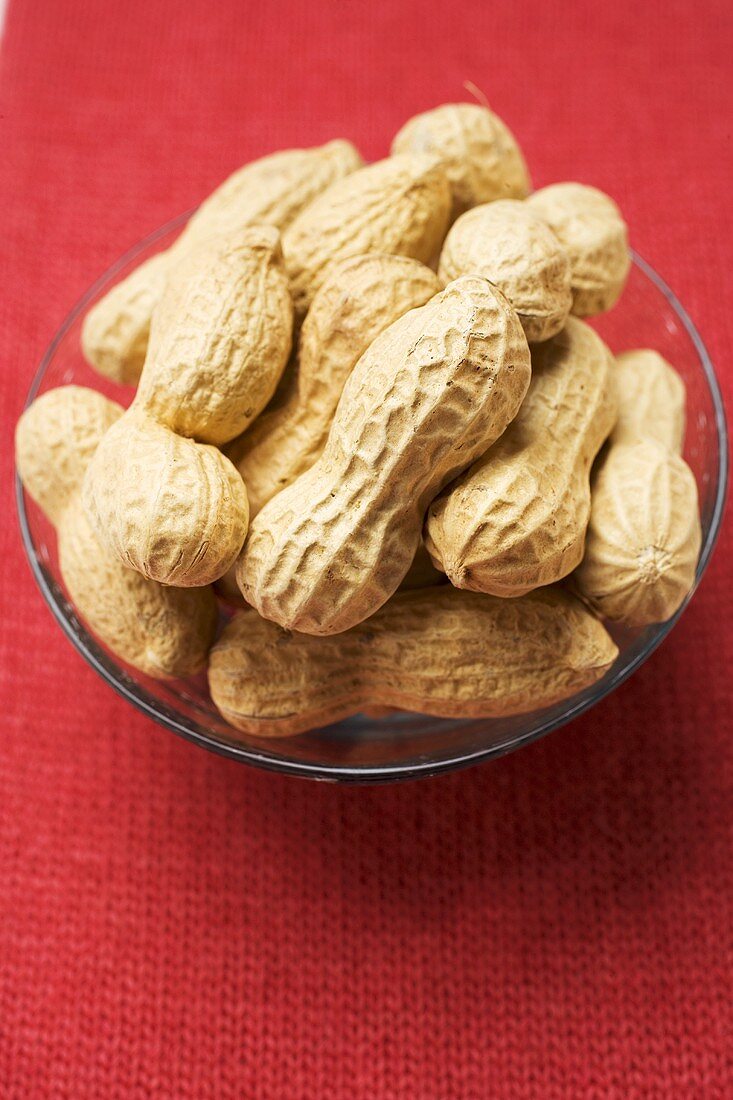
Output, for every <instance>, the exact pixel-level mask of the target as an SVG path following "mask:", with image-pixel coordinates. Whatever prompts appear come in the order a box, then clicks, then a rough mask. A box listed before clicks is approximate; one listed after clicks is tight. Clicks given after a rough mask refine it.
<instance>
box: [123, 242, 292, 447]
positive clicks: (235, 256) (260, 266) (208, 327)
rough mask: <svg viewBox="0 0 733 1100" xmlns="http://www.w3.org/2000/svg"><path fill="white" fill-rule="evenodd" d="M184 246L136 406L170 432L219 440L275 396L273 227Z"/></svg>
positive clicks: (281, 296)
mask: <svg viewBox="0 0 733 1100" xmlns="http://www.w3.org/2000/svg"><path fill="white" fill-rule="evenodd" d="M216 244H217V246H218V247H214V244H213V242H207V243H206V244H204V245H203V246H202V247H201V248H199V249H197V250H193V251H192V252H191V253H189V256H188V257H187V259H186V260H185V261H181V262H180V263H179V264H178V265H177V267H176V270H175V271H174V272H171V273H170V275H169V277H168V282H167V286H166V290H165V293H164V295H163V297H162V299H161V302H160V305H159V306H158V308H157V310H156V313H155V317H154V321H153V326H152V329H151V333H150V343H149V345H148V357H147V360H146V362H145V368H144V370H143V373H142V376H141V378H140V385H139V387H138V392H137V395H136V397H135V405H136V407H138V408H141V409H143V410H144V411H145V412H147V413H148V414H149V415H150V416H152V417H153V418H154V419H155V420H157V421H158V422H159V423H160V424H164V425H165V426H166V427H168V428H170V429H171V431H174V432H177V433H178V434H179V435H186V436H190V437H192V438H195V439H198V440H199V441H200V442H202V443H214V444H216V445H221V444H223V443H228V442H229V440H231V439H234V438H235V437H236V436H237V435H239V434H240V433H241V432H243V431H244V430H245V428H246V427H247V426H248V425H249V424H250V423H251V422H252V421H253V420H254V419H255V417H256V416H258V415H259V413H260V412H261V411H262V410H263V409H264V407H265V405H266V404H267V402H268V401H269V400H270V398H271V397H272V395H273V393H274V392H275V387H276V386H277V383H278V381H279V379H280V376H281V375H282V373H283V370H284V369H285V364H286V363H287V361H288V356H289V355H290V347H291V340H292V316H293V311H292V305H291V301H290V292H289V290H288V284H287V279H286V277H285V273H284V271H283V268H282V255H281V252H280V242H279V237H278V233H277V230H275V229H272V228H269V227H263V226H249V227H247V228H245V229H243V230H242V231H241V232H240V233H239V234H237V235H236V237H229V236H225V237H223V238H217V239H216Z"/></svg>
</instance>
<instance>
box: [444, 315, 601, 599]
mask: <svg viewBox="0 0 733 1100" xmlns="http://www.w3.org/2000/svg"><path fill="white" fill-rule="evenodd" d="M613 369H614V366H613V358H612V356H611V353H610V351H609V350H608V348H607V347H606V345H605V344H604V343H603V341H602V340H601V339H600V337H599V336H597V335H596V333H595V332H594V331H593V330H592V329H591V328H589V326H588V325H586V324H584V322H583V321H578V320H576V319H575V318H573V317H571V318H569V319H568V322H567V325H566V327H565V329H564V330H563V332H561V333H560V334H559V336H555V337H554V338H553V339H552V340H549V341H547V342H546V343H543V344H538V345H536V346H535V347H534V348H533V349H532V381H531V383H530V387H529V391H528V393H527V396H526V398H525V399H524V402H523V404H522V407H521V408H520V410H519V412H518V414H517V416H516V418H515V419H514V421H513V422H512V423H511V424H510V425H509V427H508V428H507V430H506V431H505V432H504V434H503V435H502V436H501V438H500V439H498V440H497V442H496V443H494V445H493V446H492V447H490V448H489V449H488V450H487V451H486V453H485V454H484V455H482V457H481V458H479V459H478V460H477V461H476V462H474V464H473V466H471V467H470V468H469V469H468V470H466V472H465V473H464V474H462V475H461V476H460V477H459V478H458V479H457V480H456V481H455V482H454V483H453V484H452V485H449V486H448V487H447V488H446V489H445V491H444V492H443V493H442V494H441V495H440V496H439V497H438V498H437V499H436V500H434V501H433V503H432V505H431V507H430V509H429V511H428V519H427V524H426V545H427V548H428V551H429V552H430V555H431V557H432V559H433V561H434V563H435V564H436V566H438V567H439V568H441V569H443V570H444V571H445V572H446V573H447V575H448V577H449V579H450V580H451V582H452V583H453V584H454V585H456V587H458V588H469V589H473V590H474V591H477V592H489V593H491V594H492V595H495V596H519V595H521V594H523V593H525V592H529V591H530V590H531V589H533V588H537V587H538V586H539V585H546V584H551V583H553V582H554V581H557V580H560V578H562V577H564V576H566V575H567V574H568V573H570V572H571V570H573V569H574V568H575V567H576V566H577V565H578V563H579V562H580V560H581V558H582V556H583V544H584V539H585V531H586V527H587V525H588V519H589V515H590V507H591V497H590V485H589V474H590V468H591V463H592V462H593V459H594V458H595V456H596V454H597V452H598V450H599V448H600V447H601V445H602V444H603V442H604V440H605V439H606V437H607V436H608V433H609V432H610V431H611V429H612V427H613V425H614V422H615V419H616V413H617V399H616V390H615V386H614V379H613Z"/></svg>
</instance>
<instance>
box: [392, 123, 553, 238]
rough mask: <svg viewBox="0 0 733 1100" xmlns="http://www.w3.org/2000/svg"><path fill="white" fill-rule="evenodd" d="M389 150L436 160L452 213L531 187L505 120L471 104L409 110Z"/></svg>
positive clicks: (524, 192) (522, 192)
mask: <svg viewBox="0 0 733 1100" xmlns="http://www.w3.org/2000/svg"><path fill="white" fill-rule="evenodd" d="M392 152H393V153H428V154H431V155H433V156H435V157H437V158H438V159H439V160H440V163H441V164H442V166H443V168H444V169H445V173H446V175H447V176H448V180H449V182H450V185H451V193H452V200H453V206H452V218H453V219H455V218H457V217H458V216H459V215H460V214H462V213H463V212H464V210H468V209H469V207H471V206H477V205H478V204H479V203H485V202H493V201H494V199H523V198H524V197H525V196H526V195H527V194H528V193H529V191H530V189H531V183H530V179H529V173H528V172H527V165H526V164H525V162H524V157H523V156H522V152H521V150H520V148H519V146H518V145H517V142H516V140H515V138H514V137H513V135H512V134H511V133H510V131H509V130H508V128H507V126H506V125H505V123H503V122H502V120H501V119H500V118H499V117H498V115H495V114H494V113H493V111H491V110H489V108H488V107H481V106H479V105H478V104H477V103H445V104H443V105H442V106H440V107H436V108H435V109H434V110H432V111H425V112H424V113H423V114H420V115H415V117H414V118H411V119H409V121H408V122H406V123H405V125H404V126H403V127H402V129H401V130H400V131H399V133H398V134H396V135H395V138H394V140H393V142H392Z"/></svg>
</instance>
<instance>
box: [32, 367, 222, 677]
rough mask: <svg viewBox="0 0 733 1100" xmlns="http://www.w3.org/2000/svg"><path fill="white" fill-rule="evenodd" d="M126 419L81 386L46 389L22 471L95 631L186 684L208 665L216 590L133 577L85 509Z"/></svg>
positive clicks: (127, 655)
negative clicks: (99, 454)
mask: <svg viewBox="0 0 733 1100" xmlns="http://www.w3.org/2000/svg"><path fill="white" fill-rule="evenodd" d="M122 411H123V410H122V408H121V407H120V406H119V405H117V404H116V402H114V401H109V400H107V398H105V397H103V396H102V395H101V394H99V393H95V392H94V391H93V390H88V389H84V388H82V387H79V386H61V387H59V388H58V389H56V390H51V391H49V392H48V393H46V394H44V395H43V396H42V397H40V398H38V399H37V400H36V401H35V402H34V403H33V405H31V406H30V408H29V409H27V410H26V412H25V413H24V414H23V416H22V417H21V419H20V421H19V423H18V428H17V432H16V456H17V466H18V472H19V474H20V477H21V480H22V481H23V483H24V485H25V487H26V489H27V491H28V492H29V494H30V495H31V496H32V497H33V498H34V500H35V501H36V502H37V504H38V505H39V506H40V507H41V509H42V510H43V511H44V512H45V513H46V515H47V516H48V518H49V519H50V520H51V522H52V523H53V524H54V526H55V527H56V530H57V534H58V551H59V567H60V570H61V577H62V579H63V582H64V585H65V587H66V590H67V592H68V593H69V596H70V598H71V600H72V602H73V604H74V606H75V608H76V610H77V611H78V613H79V614H80V615H81V617H82V618H83V619H85V620H86V622H87V623H88V624H89V626H90V628H91V629H92V631H93V632H94V633H95V634H96V635H97V636H98V637H100V638H101V639H102V641H103V642H105V644H106V645H107V646H109V648H110V649H111V650H112V652H113V653H115V654H116V655H117V656H118V657H120V658H121V659H122V660H123V661H125V662H126V663H127V664H129V665H132V666H133V667H134V668H137V669H139V670H140V671H142V672H144V673H146V674H147V675H149V676H154V677H156V678H161V679H168V678H178V677H183V676H189V675H192V674H193V673H196V672H200V671H201V670H202V669H203V668H204V667H205V664H206V658H207V654H208V650H209V648H210V646H211V643H212V642H213V640H214V633H215V630H216V623H217V607H216V600H215V599H214V595H213V592H212V591H211V589H210V588H201V589H195V590H186V589H176V588H164V587H162V586H161V585H159V584H156V583H155V582H154V581H150V580H146V579H145V578H144V577H141V576H140V574H139V573H136V572H135V571H134V570H132V569H128V568H127V567H126V566H124V565H123V564H122V563H121V562H120V561H119V560H118V559H117V558H116V557H115V555H114V554H112V553H110V551H109V550H108V549H107V548H106V547H105V546H103V545H102V543H101V542H100V541H99V539H98V537H97V535H96V533H95V532H94V530H93V529H92V527H91V525H90V524H89V522H88V520H87V517H86V514H85V511H84V509H83V507H82V504H81V495H80V490H81V484H82V480H83V476H84V471H85V469H86V467H87V465H88V463H89V461H90V459H91V457H92V455H93V454H94V451H95V449H96V447H97V445H98V443H99V442H100V440H101V439H102V437H103V436H104V434H105V432H106V431H107V430H108V429H109V427H110V425H112V424H114V423H115V421H118V420H119V418H120V417H121V415H122Z"/></svg>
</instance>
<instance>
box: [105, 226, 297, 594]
mask: <svg viewBox="0 0 733 1100" xmlns="http://www.w3.org/2000/svg"><path fill="white" fill-rule="evenodd" d="M217 241H218V245H217V247H216V249H215V248H214V247H213V245H212V243H211V242H209V243H208V244H207V245H205V246H204V247H203V248H202V249H200V250H194V251H192V252H191V253H190V255H189V256H188V257H187V258H186V259H185V260H184V261H182V262H181V264H180V269H179V271H178V272H177V273H176V276H175V277H174V278H171V280H170V281H169V283H168V285H167V287H166V290H165V293H164V295H163V299H162V300H161V302H160V305H159V306H158V309H157V310H156V313H155V317H154V321H153V327H152V333H151V338H150V344H149V347H148V356H147V359H146V361H145V368H144V370H143V375H142V378H141V379H140V386H139V388H138V391H137V394H136V395H135V400H134V401H133V404H132V406H131V408H130V409H129V410H128V412H127V413H126V415H125V416H124V417H123V419H122V420H121V421H119V422H118V423H117V424H115V426H114V428H113V429H112V431H110V432H109V433H108V435H107V436H105V438H104V439H103V440H102V443H101V444H100V446H99V447H98V449H97V452H96V454H95V456H94V459H93V460H92V463H91V465H90V467H89V470H88V471H87V476H86V479H85V486H84V501H85V505H86V508H87V512H88V515H89V518H90V519H91V521H92V523H93V525H94V526H95V528H96V531H97V534H98V535H99V537H100V538H101V539H102V540H103V541H104V542H105V543H106V544H107V546H109V548H110V549H111V550H112V551H114V553H116V554H117V556H118V557H119V558H120V560H121V561H123V562H125V564H127V565H129V566H131V567H132V568H133V569H137V570H138V571H139V572H140V573H142V574H143V576H145V577H150V578H151V579H152V580H156V581H159V582H160V583H161V584H174V585H179V586H182V587H195V586H197V585H205V584H211V583H212V582H213V581H215V580H217V579H218V578H219V577H221V576H222V575H223V574H224V573H225V572H226V571H227V570H228V569H229V568H230V567H231V566H232V565H233V564H234V561H235V560H236V557H237V554H238V553H239V550H240V549H241V546H242V542H243V541H244V536H245V534H246V532H247V524H248V504H247V495H246V490H245V487H244V484H243V482H242V479H241V477H240V476H239V474H238V473H237V471H236V469H235V468H234V466H233V465H232V464H231V462H230V461H229V459H228V458H226V457H225V456H224V455H223V454H222V453H221V452H220V451H219V450H217V449H216V448H215V447H213V446H210V445H206V444H207V443H224V442H226V441H227V440H228V439H231V438H233V436H234V435H236V434H237V431H238V429H239V428H241V427H242V426H243V425H244V424H245V423H248V422H249V420H250V419H251V418H252V417H253V416H255V415H256V414H257V413H258V412H259V411H260V409H262V407H263V406H264V404H265V403H266V401H267V400H268V399H269V397H270V396H271V395H272V393H273V391H274V389H275V386H276V385H277V381H278V379H279V377H280V375H281V374H282V372H283V369H284V367H285V363H286V361H287V358H288V354H289V351H290V340H291V332H292V303H291V301H290V297H289V293H288V289H287V283H286V280H285V275H284V273H283V271H282V267H281V263H280V261H281V254H280V250H279V239H278V234H277V230H275V229H273V228H271V227H269V226H247V227H245V228H244V229H242V230H240V232H239V233H238V234H237V235H236V236H233V237H232V238H228V237H227V238H224V239H222V238H218V239H217ZM191 437H192V438H191Z"/></svg>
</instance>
